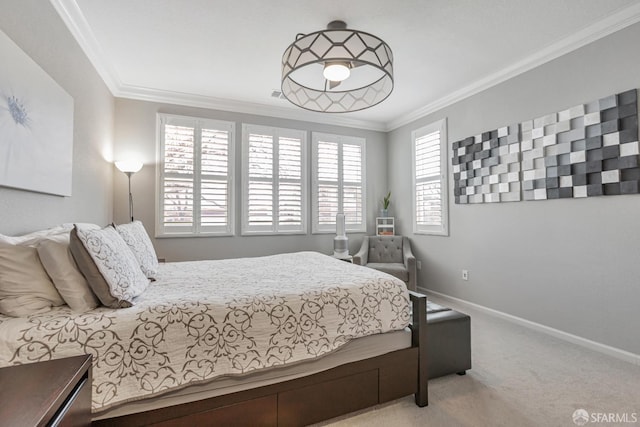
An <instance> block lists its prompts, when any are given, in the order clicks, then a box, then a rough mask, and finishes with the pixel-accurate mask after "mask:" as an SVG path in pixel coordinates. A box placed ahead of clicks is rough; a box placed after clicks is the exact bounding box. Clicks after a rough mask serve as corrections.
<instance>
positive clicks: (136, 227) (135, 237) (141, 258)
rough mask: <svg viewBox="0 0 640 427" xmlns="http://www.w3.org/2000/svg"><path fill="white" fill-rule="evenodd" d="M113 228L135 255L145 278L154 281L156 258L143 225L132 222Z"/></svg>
mask: <svg viewBox="0 0 640 427" xmlns="http://www.w3.org/2000/svg"><path fill="white" fill-rule="evenodd" d="M115 227H116V230H117V231H118V233H119V234H120V236H122V239H123V240H124V241H125V242H127V245H128V246H129V249H131V252H133V254H134V255H135V257H136V259H137V260H138V263H139V264H140V268H141V269H142V272H143V273H144V274H145V276H147V277H148V278H149V279H155V277H156V274H158V256H157V255H156V251H155V250H154V249H153V244H152V243H151V239H150V238H149V235H148V234H147V230H145V229H144V225H142V223H141V222H140V221H133V222H131V223H129V224H122V225H116V226H115Z"/></svg>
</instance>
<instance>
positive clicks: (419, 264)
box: [416, 261, 422, 270]
mask: <svg viewBox="0 0 640 427" xmlns="http://www.w3.org/2000/svg"><path fill="white" fill-rule="evenodd" d="M416 268H417V269H418V270H422V261H416Z"/></svg>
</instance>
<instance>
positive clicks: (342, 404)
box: [92, 292, 428, 427]
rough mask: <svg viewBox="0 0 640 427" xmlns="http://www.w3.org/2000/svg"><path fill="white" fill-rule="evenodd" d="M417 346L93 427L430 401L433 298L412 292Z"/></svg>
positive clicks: (258, 418) (240, 420) (274, 421)
mask: <svg viewBox="0 0 640 427" xmlns="http://www.w3.org/2000/svg"><path fill="white" fill-rule="evenodd" d="M409 293H410V298H411V303H412V307H413V320H412V324H411V331H412V338H411V347H410V348H406V349H402V350H397V351H393V352H391V353H387V354H383V355H381V356H377V357H372V358H370V359H364V360H360V361H357V362H353V363H348V364H345V365H340V366H337V367H335V368H333V369H329V370H327V371H323V372H320V373H317V374H313V375H308V376H306V377H301V378H297V379H294V380H289V381H285V382H281V383H276V384H272V385H268V386H264V387H258V388H254V389H249V390H245V391H241V392H237V393H231V394H227V395H222V396H217V397H213V398H210V399H205V400H200V401H195V402H189V403H184V404H182V405H176V406H168V407H165V408H160V409H155V410H151V411H147V412H141V413H137V414H131V415H126V416H121V417H115V418H108V419H104V420H98V421H94V422H93V423H92V426H97V427H100V426H109V427H118V426H127V427H129V426H143V425H145V426H150V425H151V426H163V427H177V426H189V427H191V426H209V425H220V426H224V425H234V426H241V425H247V426H300V425H307V424H312V423H316V422H319V421H323V420H327V419H329V418H333V417H336V416H339V415H343V414H347V413H349V412H353V411H357V410H360V409H364V408H368V407H371V406H374V405H377V404H380V403H384V402H389V401H391V400H394V399H398V398H400V397H403V396H407V395H410V394H415V402H416V405H418V406H420V407H423V406H427V404H428V391H427V378H428V376H427V359H426V355H427V350H426V346H427V335H426V334H427V317H426V316H427V315H426V313H427V297H426V296H425V295H422V294H418V293H415V292H409Z"/></svg>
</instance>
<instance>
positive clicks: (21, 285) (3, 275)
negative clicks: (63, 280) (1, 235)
mask: <svg viewBox="0 0 640 427" xmlns="http://www.w3.org/2000/svg"><path fill="white" fill-rule="evenodd" d="M63 304H64V301H63V300H62V297H61V296H60V294H59V293H58V291H56V288H55V287H54V286H53V283H52V282H51V280H50V279H49V276H47V273H46V271H45V270H44V267H43V266H42V264H41V263H40V259H39V258H38V252H37V250H36V248H34V247H31V246H24V245H13V244H11V243H7V242H6V241H4V240H0V313H2V314H6V315H7V316H13V317H23V316H28V315H30V314H35V313H38V312H42V311H46V310H48V309H49V308H50V307H51V306H59V305H63Z"/></svg>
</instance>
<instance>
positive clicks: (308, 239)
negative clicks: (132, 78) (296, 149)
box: [114, 98, 387, 261]
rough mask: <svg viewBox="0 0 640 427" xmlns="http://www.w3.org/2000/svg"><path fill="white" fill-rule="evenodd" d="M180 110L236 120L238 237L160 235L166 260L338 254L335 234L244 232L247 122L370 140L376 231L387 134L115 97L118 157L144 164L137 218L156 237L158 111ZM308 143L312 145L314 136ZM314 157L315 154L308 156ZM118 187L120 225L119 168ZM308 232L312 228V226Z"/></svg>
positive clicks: (135, 183)
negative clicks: (243, 173) (244, 133)
mask: <svg viewBox="0 0 640 427" xmlns="http://www.w3.org/2000/svg"><path fill="white" fill-rule="evenodd" d="M158 112H160V113H168V114H179V115H184V116H193V117H205V118H213V119H218V120H228V121H234V122H236V133H235V136H236V141H235V143H236V175H235V183H236V212H235V213H236V237H195V238H157V239H154V241H153V244H154V246H155V248H156V251H157V253H158V256H159V257H161V258H165V259H166V260H167V261H183V260H196V259H220V258H230V257H251V256H260V255H270V254H275V253H282V252H293V251H302V250H314V251H319V252H324V253H327V254H329V253H332V252H333V237H334V236H335V235H334V234H311V232H310V231H309V233H308V234H307V235H299V236H240V235H239V232H240V214H241V212H240V205H239V204H238V201H239V196H240V194H242V193H241V189H240V185H241V184H240V183H241V169H240V167H241V163H240V162H241V158H242V142H241V141H242V127H241V126H242V123H251V124H258V125H268V126H276V127H284V128H292V129H302V130H307V131H317V132H327V133H335V134H341V135H349V136H358V137H364V138H366V140H367V142H366V149H365V150H366V156H367V159H366V161H367V164H366V168H367V180H366V191H367V229H368V231H369V233H373V232H374V221H375V216H376V213H377V212H378V210H379V207H380V203H381V200H382V197H384V194H386V191H387V184H386V183H387V159H386V150H387V148H386V134H384V133H381V132H374V131H364V130H358V129H352V128H342V127H337V126H328V125H322V124H318V123H311V122H301V121H295V120H286V119H278V118H273V117H264V116H255V115H248V114H239V113H232V112H226V111H215V110H208V109H202V108H191V107H181V106H177V105H170V104H158V103H152V102H145V101H134V100H130V99H120V98H117V99H116V119H115V150H114V154H115V158H116V159H119V158H127V156H135V157H138V158H139V159H140V160H142V161H143V162H144V164H145V166H144V167H143V168H142V170H141V171H140V172H138V173H136V174H135V175H133V177H132V179H131V187H132V193H133V197H134V216H135V218H136V219H139V220H141V221H142V222H143V223H144V225H145V227H146V228H147V231H148V232H149V234H150V235H151V236H153V235H154V234H155V230H154V226H155V179H156V168H155V163H156V139H157V137H156V126H157V125H156V115H157V113H158ZM308 143H309V144H311V138H310V135H309V138H308ZM309 160H310V156H309ZM114 182H115V186H114V205H115V209H114V218H115V221H116V222H118V223H122V222H127V220H128V209H129V208H128V196H127V177H126V176H125V175H124V174H123V173H120V172H118V171H117V170H116V175H115V179H114ZM309 230H311V227H310V226H309ZM362 236H363V234H357V233H350V234H349V246H350V252H351V253H354V252H356V251H357V250H358V249H359V247H360V243H361V241H362Z"/></svg>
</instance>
